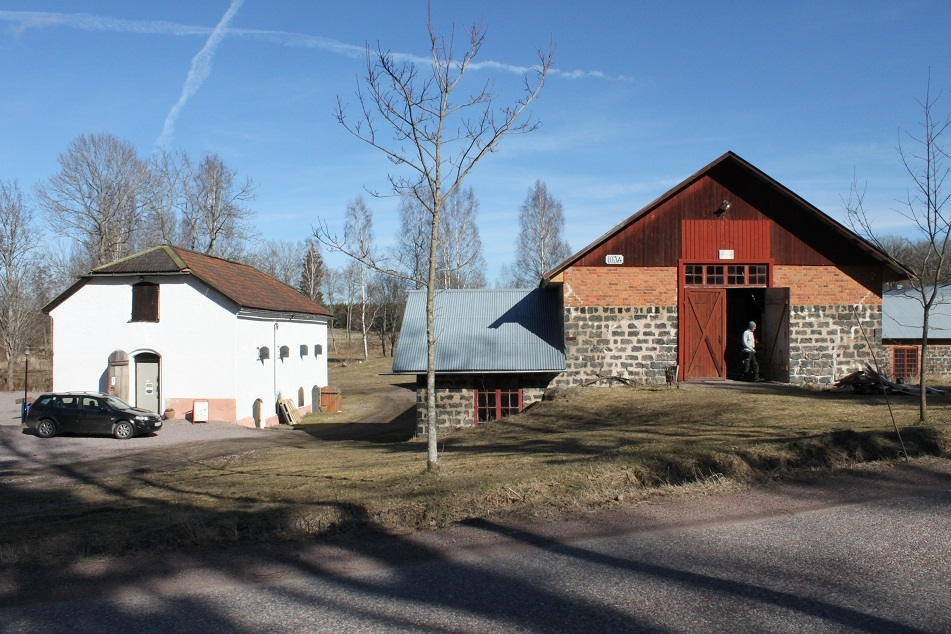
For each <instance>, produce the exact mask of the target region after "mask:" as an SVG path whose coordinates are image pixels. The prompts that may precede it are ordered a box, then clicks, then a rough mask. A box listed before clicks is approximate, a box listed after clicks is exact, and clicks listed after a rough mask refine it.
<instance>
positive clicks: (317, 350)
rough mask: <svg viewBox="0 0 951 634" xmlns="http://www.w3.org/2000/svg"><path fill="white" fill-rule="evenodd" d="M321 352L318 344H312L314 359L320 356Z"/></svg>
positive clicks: (322, 350) (321, 347)
mask: <svg viewBox="0 0 951 634" xmlns="http://www.w3.org/2000/svg"><path fill="white" fill-rule="evenodd" d="M323 352H324V349H323V346H321V345H320V344H319V343H315V344H314V356H315V357H319V356H320V355H321V354H323Z"/></svg>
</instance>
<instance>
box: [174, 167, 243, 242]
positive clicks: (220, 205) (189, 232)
mask: <svg viewBox="0 0 951 634" xmlns="http://www.w3.org/2000/svg"><path fill="white" fill-rule="evenodd" d="M184 194H185V205H184V214H183V219H182V221H183V226H184V229H183V231H184V235H185V239H186V245H185V246H187V248H189V249H192V250H194V251H200V252H202V253H207V254H208V255H216V256H220V257H224V258H231V259H239V258H241V257H242V256H243V255H244V254H245V253H246V252H247V250H248V248H249V244H250V243H251V242H253V241H254V240H255V239H256V238H257V232H256V231H255V230H254V227H253V226H252V224H251V223H252V220H253V219H254V212H253V211H252V210H251V209H250V208H248V207H246V206H245V205H246V204H247V203H249V202H251V201H252V200H254V183H253V181H252V180H251V179H250V178H248V179H246V180H245V181H244V182H243V183H239V182H237V180H236V174H235V172H234V171H232V170H231V169H229V168H228V166H226V165H225V163H224V161H222V160H221V158H220V157H219V156H218V155H217V154H213V153H209V154H206V155H205V157H204V158H203V159H202V160H201V162H200V163H199V164H198V166H197V167H196V168H195V169H194V170H192V171H191V173H190V174H189V176H188V179H187V180H186V182H185V187H184Z"/></svg>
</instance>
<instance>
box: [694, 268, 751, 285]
mask: <svg viewBox="0 0 951 634" xmlns="http://www.w3.org/2000/svg"><path fill="white" fill-rule="evenodd" d="M768 273H769V266H767V265H766V264H727V265H723V264H687V265H685V266H684V284H685V285H687V286H766V285H767V284H768V282H769V275H768Z"/></svg>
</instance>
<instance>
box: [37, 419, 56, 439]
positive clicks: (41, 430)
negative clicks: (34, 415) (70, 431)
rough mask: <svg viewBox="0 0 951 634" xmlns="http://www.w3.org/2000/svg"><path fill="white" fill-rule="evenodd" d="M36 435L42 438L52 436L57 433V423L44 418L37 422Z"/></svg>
mask: <svg viewBox="0 0 951 634" xmlns="http://www.w3.org/2000/svg"><path fill="white" fill-rule="evenodd" d="M36 435H37V436H39V437H40V438H52V437H53V436H55V435H56V423H54V422H53V421H51V420H50V419H48V418H44V419H43V420H41V421H40V422H38V423H37V424H36Z"/></svg>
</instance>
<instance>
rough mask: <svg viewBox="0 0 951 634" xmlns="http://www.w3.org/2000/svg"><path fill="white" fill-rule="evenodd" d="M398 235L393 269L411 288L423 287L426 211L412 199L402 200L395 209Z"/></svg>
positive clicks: (426, 227) (427, 213)
mask: <svg viewBox="0 0 951 634" xmlns="http://www.w3.org/2000/svg"><path fill="white" fill-rule="evenodd" d="M399 214H400V232H399V235H398V236H396V246H395V247H394V259H395V264H394V268H395V269H396V270H397V271H398V272H399V274H400V276H401V277H403V278H405V279H406V280H408V281H409V282H410V283H411V284H412V285H413V288H415V289H416V290H419V289H421V288H423V287H424V286H425V280H426V271H427V267H428V261H429V255H428V250H429V222H428V219H427V216H428V215H429V211H427V209H426V208H425V207H424V206H423V205H422V204H421V203H420V202H419V201H418V200H417V199H416V198H414V197H412V196H402V197H401V198H400V206H399Z"/></svg>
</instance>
